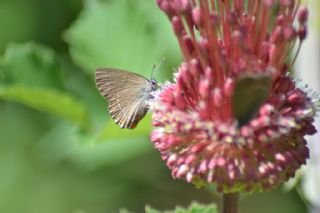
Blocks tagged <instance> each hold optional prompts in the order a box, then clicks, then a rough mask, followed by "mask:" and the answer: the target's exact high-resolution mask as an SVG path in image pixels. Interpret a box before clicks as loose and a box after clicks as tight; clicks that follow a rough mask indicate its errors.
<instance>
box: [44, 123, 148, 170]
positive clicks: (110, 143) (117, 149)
mask: <svg viewBox="0 0 320 213" xmlns="http://www.w3.org/2000/svg"><path fill="white" fill-rule="evenodd" d="M98 140H99V139H98V138H97V135H95V134H93V133H92V132H83V131H81V130H80V129H79V128H78V127H77V126H72V125H70V124H67V123H63V122H60V123H58V124H57V125H55V126H54V127H53V128H52V130H51V131H50V132H48V134H46V135H45V136H44V137H43V138H41V139H40V142H39V143H40V144H47V145H50V146H43V147H46V148H45V149H49V151H48V150H47V151H38V152H39V153H52V154H53V155H54V156H60V158H62V159H63V158H67V159H69V160H70V161H71V162H73V163H74V164H75V165H77V166H78V167H79V168H81V169H85V170H93V169H97V168H98V167H100V166H105V165H109V166H110V165H111V166H112V165H118V164H121V163H124V162H127V161H130V160H131V159H133V158H135V157H137V156H140V155H141V154H143V153H145V152H148V151H150V150H152V145H151V142H150V141H149V140H148V139H147V137H146V136H144V137H143V136H140V137H134V138H131V139H130V140H129V139H118V138H109V139H105V140H103V141H101V140H100V143H98V142H97V141H98ZM61 147H64V148H63V150H61ZM57 153H58V154H57ZM45 157H48V158H49V159H52V157H50V156H45Z"/></svg>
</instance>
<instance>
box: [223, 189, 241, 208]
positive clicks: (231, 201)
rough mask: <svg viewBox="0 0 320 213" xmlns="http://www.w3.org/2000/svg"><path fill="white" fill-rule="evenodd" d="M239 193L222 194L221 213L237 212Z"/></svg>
mask: <svg viewBox="0 0 320 213" xmlns="http://www.w3.org/2000/svg"><path fill="white" fill-rule="evenodd" d="M238 201H239V192H236V193H229V194H223V213H237V212H238Z"/></svg>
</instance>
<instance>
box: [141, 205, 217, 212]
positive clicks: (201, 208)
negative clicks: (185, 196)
mask: <svg viewBox="0 0 320 213" xmlns="http://www.w3.org/2000/svg"><path fill="white" fill-rule="evenodd" d="M215 212H217V208H216V205H214V204H211V205H202V204H198V203H192V204H191V205H190V206H189V207H188V208H187V209H184V208H181V207H177V208H176V209H175V210H172V211H163V212H162V211H158V210H155V209H153V208H151V207H149V206H147V207H146V213H215Z"/></svg>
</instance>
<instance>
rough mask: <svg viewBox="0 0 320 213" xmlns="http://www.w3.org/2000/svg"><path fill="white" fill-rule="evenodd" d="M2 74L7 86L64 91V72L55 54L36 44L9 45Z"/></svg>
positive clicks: (3, 61) (0, 71)
mask: <svg viewBox="0 0 320 213" xmlns="http://www.w3.org/2000/svg"><path fill="white" fill-rule="evenodd" d="M0 73H2V74H1V76H2V82H3V83H6V84H21V85H29V86H33V87H50V88H55V89H59V90H61V89H63V81H62V70H61V66H60V64H59V63H58V59H57V58H56V56H55V54H54V52H53V51H52V50H50V49H48V48H46V47H44V46H41V45H37V44H34V43H27V44H10V45H8V47H7V48H6V51H5V54H4V57H3V60H2V66H1V70H0ZM1 76H0V77H1Z"/></svg>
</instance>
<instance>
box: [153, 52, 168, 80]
mask: <svg viewBox="0 0 320 213" xmlns="http://www.w3.org/2000/svg"><path fill="white" fill-rule="evenodd" d="M164 60H166V58H165V57H163V58H162V60H161V61H160V62H159V64H158V65H155V64H154V65H153V68H152V72H151V77H150V79H153V74H154V73H155V72H157V71H158V70H159V68H160V66H161V64H162V62H163V61H164Z"/></svg>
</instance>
